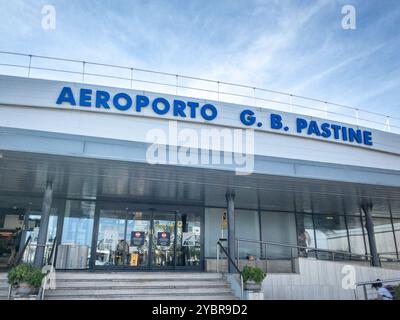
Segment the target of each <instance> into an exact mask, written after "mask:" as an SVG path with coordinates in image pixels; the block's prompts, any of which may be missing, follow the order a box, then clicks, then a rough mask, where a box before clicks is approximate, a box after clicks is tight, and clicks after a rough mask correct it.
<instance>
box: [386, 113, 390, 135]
mask: <svg viewBox="0 0 400 320" xmlns="http://www.w3.org/2000/svg"><path fill="white" fill-rule="evenodd" d="M385 129H386V130H387V132H390V117H389V116H387V117H386V124H385Z"/></svg>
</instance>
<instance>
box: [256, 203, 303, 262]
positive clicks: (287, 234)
mask: <svg viewBox="0 0 400 320" xmlns="http://www.w3.org/2000/svg"><path fill="white" fill-rule="evenodd" d="M261 228H262V240H263V241H270V242H276V243H280V244H289V245H296V220H295V216H294V213H292V212H265V211H264V212H261ZM283 230H284V232H282V231H283ZM264 249H265V247H264ZM296 252H297V251H296V250H294V249H291V248H287V247H280V246H274V245H267V247H266V252H265V253H264V256H265V254H266V256H267V258H268V259H287V258H289V257H290V256H291V255H293V256H295V255H296Z"/></svg>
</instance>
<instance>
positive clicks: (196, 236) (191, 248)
mask: <svg viewBox="0 0 400 320" xmlns="http://www.w3.org/2000/svg"><path fill="white" fill-rule="evenodd" d="M200 232H201V230H200V215H197V214H194V213H178V214H177V228H176V265H177V266H199V265H200V251H201V243H200Z"/></svg>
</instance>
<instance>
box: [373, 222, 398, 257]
mask: <svg viewBox="0 0 400 320" xmlns="http://www.w3.org/2000/svg"><path fill="white" fill-rule="evenodd" d="M373 222H374V233H375V241H376V247H377V250H378V253H379V254H380V255H381V256H382V257H393V255H395V252H396V248H395V245H394V236H393V229H392V223H391V220H390V219H386V218H376V217H374V218H373Z"/></svg>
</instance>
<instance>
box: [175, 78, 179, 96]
mask: <svg viewBox="0 0 400 320" xmlns="http://www.w3.org/2000/svg"><path fill="white" fill-rule="evenodd" d="M175 77H176V85H175V88H176V89H175V94H176V95H178V77H179V76H178V75H175Z"/></svg>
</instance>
